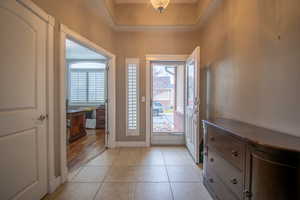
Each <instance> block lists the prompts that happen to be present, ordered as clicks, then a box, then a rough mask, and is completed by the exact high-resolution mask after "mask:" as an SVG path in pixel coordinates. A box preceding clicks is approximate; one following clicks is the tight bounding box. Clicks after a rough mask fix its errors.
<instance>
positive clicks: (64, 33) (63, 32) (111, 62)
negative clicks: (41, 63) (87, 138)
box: [59, 24, 116, 182]
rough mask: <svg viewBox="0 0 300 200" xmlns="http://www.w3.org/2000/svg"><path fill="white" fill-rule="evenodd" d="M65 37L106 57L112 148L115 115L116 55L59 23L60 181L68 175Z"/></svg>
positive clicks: (108, 140) (110, 145)
mask: <svg viewBox="0 0 300 200" xmlns="http://www.w3.org/2000/svg"><path fill="white" fill-rule="evenodd" d="M66 38H69V39H72V40H74V41H76V42H78V43H80V44H82V45H84V46H86V47H88V48H89V49H91V50H93V51H95V52H97V53H99V54H102V55H104V56H106V57H107V58H108V66H109V70H108V77H107V78H108V86H109V90H108V113H109V115H108V121H109V125H108V130H107V131H108V133H109V134H106V135H105V137H106V139H105V141H107V142H108V144H106V145H107V147H110V148H113V147H115V130H116V128H115V124H116V122H115V118H116V117H115V116H116V99H115V97H116V88H115V85H116V84H115V80H116V79H115V71H116V69H115V63H116V56H115V55H114V54H112V53H110V52H109V51H107V50H105V49H103V48H102V47H100V46H98V45H96V44H95V43H93V42H91V41H90V40H88V39H86V38H85V37H83V36H81V35H79V34H78V33H76V32H74V31H72V30H71V29H69V28H68V27H67V26H65V25H63V24H61V25H60V46H59V49H60V54H59V56H60V60H59V62H60V69H59V73H60V78H59V81H60V82H59V84H60V86H59V89H60V101H59V103H60V135H61V137H60V146H61V147H60V149H61V152H60V156H61V166H60V167H61V181H62V182H65V181H66V180H67V177H68V169H67V159H66V144H67V141H66V102H65V99H66V95H67V91H66V81H67V80H66V73H67V72H66V52H65V49H66V48H65V40H66Z"/></svg>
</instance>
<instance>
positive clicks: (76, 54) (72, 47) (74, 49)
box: [66, 39, 106, 60]
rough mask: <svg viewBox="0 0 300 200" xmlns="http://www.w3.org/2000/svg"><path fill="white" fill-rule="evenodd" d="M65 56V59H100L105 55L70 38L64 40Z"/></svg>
mask: <svg viewBox="0 0 300 200" xmlns="http://www.w3.org/2000/svg"><path fill="white" fill-rule="evenodd" d="M66 58H67V59H101V60H105V59H106V57H105V56H103V55H101V54H98V53H96V52H95V51H92V50H90V49H88V48H86V47H85V46H82V45H80V44H78V43H76V42H74V41H72V40H68V39H67V40H66Z"/></svg>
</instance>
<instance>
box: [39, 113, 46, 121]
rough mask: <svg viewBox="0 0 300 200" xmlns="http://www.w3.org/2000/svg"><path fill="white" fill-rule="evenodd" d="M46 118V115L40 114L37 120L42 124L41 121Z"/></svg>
mask: <svg viewBox="0 0 300 200" xmlns="http://www.w3.org/2000/svg"><path fill="white" fill-rule="evenodd" d="M46 118H47V115H43V114H41V115H40V116H39V117H38V120H39V121H41V122H42V121H44V120H45V119H46Z"/></svg>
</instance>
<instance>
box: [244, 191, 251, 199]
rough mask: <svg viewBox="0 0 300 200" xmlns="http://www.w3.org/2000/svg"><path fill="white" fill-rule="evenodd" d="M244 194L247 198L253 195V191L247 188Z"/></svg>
mask: <svg viewBox="0 0 300 200" xmlns="http://www.w3.org/2000/svg"><path fill="white" fill-rule="evenodd" d="M244 195H245V197H246V198H251V197H252V193H251V192H250V191H249V190H245V191H244Z"/></svg>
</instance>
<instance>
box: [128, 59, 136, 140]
mask: <svg viewBox="0 0 300 200" xmlns="http://www.w3.org/2000/svg"><path fill="white" fill-rule="evenodd" d="M125 63H126V73H125V74H126V78H125V80H126V83H125V84H126V136H139V134H140V120H139V118H140V97H139V95H140V92H139V90H140V87H139V81H140V78H139V77H140V75H139V74H140V69H139V68H140V60H139V59H138V58H126V59H125ZM130 64H136V66H137V70H136V82H137V84H136V90H137V91H136V96H137V111H136V117H137V119H136V120H137V121H136V123H137V126H136V130H135V131H129V130H128V66H129V65H130Z"/></svg>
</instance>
